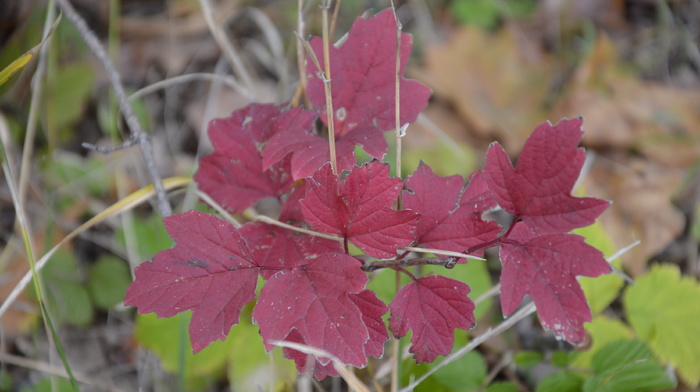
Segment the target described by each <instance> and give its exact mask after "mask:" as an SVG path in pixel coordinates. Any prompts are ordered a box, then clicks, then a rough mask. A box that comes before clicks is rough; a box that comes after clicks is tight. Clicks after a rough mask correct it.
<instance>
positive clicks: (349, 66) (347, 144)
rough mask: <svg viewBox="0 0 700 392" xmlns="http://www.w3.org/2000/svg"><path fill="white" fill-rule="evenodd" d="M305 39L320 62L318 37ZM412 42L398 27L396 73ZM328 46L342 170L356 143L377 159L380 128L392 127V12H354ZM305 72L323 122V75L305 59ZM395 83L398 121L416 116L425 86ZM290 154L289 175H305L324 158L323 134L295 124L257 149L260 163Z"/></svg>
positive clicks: (350, 159)
mask: <svg viewBox="0 0 700 392" xmlns="http://www.w3.org/2000/svg"><path fill="white" fill-rule="evenodd" d="M310 44H311V47H312V49H313V51H314V53H315V55H316V57H317V59H319V61H320V63H321V67H323V66H324V65H323V64H324V63H323V58H324V56H323V47H322V40H321V39H320V38H318V37H316V38H313V39H312V40H311V43H310ZM412 46H413V43H412V38H411V36H410V35H409V34H403V33H402V34H401V68H400V73H401V74H402V75H403V72H404V68H405V66H406V62H407V61H408V58H409V56H410V54H411V48H412ZM330 51H331V58H332V59H333V60H332V61H331V78H332V81H331V95H332V97H333V107H334V111H335V118H334V125H335V127H334V129H335V146H336V157H337V164H338V171H343V170H350V168H351V167H352V166H353V165H354V164H355V151H354V150H355V146H356V145H358V144H359V145H361V146H362V149H363V150H364V151H365V152H366V153H368V154H369V155H371V156H373V157H375V158H378V159H381V158H382V157H383V156H384V154H385V153H386V148H387V144H386V140H385V139H384V134H383V132H384V131H386V130H391V129H394V128H395V127H396V118H395V116H396V112H395V108H396V100H395V97H396V77H395V74H396V21H395V20H394V15H393V12H392V11H391V10H385V11H383V12H380V13H379V14H377V15H375V16H374V17H373V18H370V19H366V20H365V19H362V18H358V19H357V20H356V21H355V23H354V24H353V26H352V28H351V29H350V32H349V34H348V39H347V40H346V42H345V43H344V44H343V46H342V47H340V48H336V47H334V46H331V48H330ZM306 72H307V74H308V77H309V83H308V86H307V93H308V95H309V99H310V100H311V103H312V104H313V105H314V107H315V108H316V109H317V111H318V112H319V113H321V118H322V119H323V121H324V122H325V123H326V124H328V121H327V117H326V98H325V97H326V95H325V94H326V93H325V87H324V83H323V78H322V77H320V76H319V72H318V69H317V68H316V64H315V63H314V62H313V61H311V59H309V60H308V62H307V68H306ZM399 88H400V93H401V95H400V109H401V111H400V122H401V124H402V125H403V124H408V123H411V122H413V121H415V120H416V118H417V117H418V113H420V111H421V110H423V108H424V107H425V106H426V105H427V103H428V98H429V97H430V89H429V88H428V87H426V86H425V85H423V84H421V83H420V82H417V81H414V80H408V79H405V78H404V77H403V76H402V77H401V78H400V82H399ZM290 154H291V166H292V175H293V177H294V179H301V178H305V177H309V176H311V175H312V174H313V173H314V172H315V171H316V170H318V169H319V168H320V167H321V166H322V165H324V164H325V163H327V162H330V153H329V146H328V141H327V140H325V139H324V138H322V137H320V136H318V135H316V134H314V133H313V132H311V130H310V129H295V130H291V131H289V132H283V133H280V134H278V135H276V136H274V137H272V138H271V140H270V141H269V143H268V144H267V146H266V147H265V150H264V151H263V156H264V158H265V159H264V162H263V164H264V168H265V169H267V168H269V167H271V166H272V165H274V164H276V163H278V162H281V161H282V160H283V159H284V158H285V157H287V156H289V155H290Z"/></svg>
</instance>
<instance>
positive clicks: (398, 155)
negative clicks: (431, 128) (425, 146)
mask: <svg viewBox="0 0 700 392" xmlns="http://www.w3.org/2000/svg"><path fill="white" fill-rule="evenodd" d="M391 10H392V12H393V13H394V20H395V21H396V68H395V69H394V85H395V89H394V106H395V110H394V114H395V116H396V118H395V120H396V124H395V127H396V130H395V137H396V167H395V168H394V170H395V173H396V177H399V178H401V138H402V137H403V134H402V132H403V131H402V129H403V128H402V127H401V105H400V104H399V103H400V101H401V94H400V93H401V88H400V87H401V30H402V29H403V25H402V24H401V21H400V20H399V16H398V15H396V8H395V7H394V1H393V0H392V2H391ZM398 200H399V201H398V203H399V209H401V193H399V199H398Z"/></svg>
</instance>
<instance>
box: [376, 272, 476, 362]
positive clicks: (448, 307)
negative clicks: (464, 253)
mask: <svg viewBox="0 0 700 392" xmlns="http://www.w3.org/2000/svg"><path fill="white" fill-rule="evenodd" d="M469 292H470V289H469V286H467V285H466V284H465V283H463V282H460V281H458V280H454V279H450V278H447V277H444V276H437V275H436V276H427V277H423V278H420V279H417V280H415V281H413V282H411V283H409V284H407V285H405V286H404V287H402V288H401V289H400V290H399V292H398V293H397V294H396V297H395V298H394V300H393V301H392V302H391V304H389V310H390V311H391V317H389V326H390V328H391V332H392V333H393V334H394V336H395V337H397V338H401V337H403V336H405V335H406V333H407V332H408V331H409V330H412V331H413V334H412V335H411V348H410V350H409V351H410V352H412V353H414V354H415V358H416V362H417V363H421V362H433V361H434V360H435V359H436V358H437V356H438V355H447V354H449V353H450V352H451V351H452V344H453V343H454V330H455V328H461V329H470V328H472V327H473V326H474V324H475V320H474V308H475V306H474V302H472V301H471V300H470V299H469V298H468V297H467V294H468V293H469Z"/></svg>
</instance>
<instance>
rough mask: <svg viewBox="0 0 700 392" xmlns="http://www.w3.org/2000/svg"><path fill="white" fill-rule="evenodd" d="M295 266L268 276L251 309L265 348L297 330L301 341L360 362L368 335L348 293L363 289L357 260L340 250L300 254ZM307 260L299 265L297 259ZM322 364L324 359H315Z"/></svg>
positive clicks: (349, 361) (364, 279)
mask: <svg viewBox="0 0 700 392" xmlns="http://www.w3.org/2000/svg"><path fill="white" fill-rule="evenodd" d="M298 261H299V263H300V264H299V265H298V267H295V268H292V269H285V270H282V271H279V272H277V273H276V274H274V275H273V276H272V277H270V278H269V279H268V281H267V283H266V284H265V286H263V288H262V291H261V292H260V297H259V299H258V302H257V304H256V305H255V309H254V310H253V322H254V323H256V324H258V325H259V326H260V334H261V335H262V338H263V341H264V342H265V345H266V348H267V349H268V350H270V349H271V348H272V347H273V344H272V343H271V342H272V341H281V340H284V339H285V338H286V337H287V336H288V335H289V334H290V333H291V332H292V330H296V331H297V332H298V333H299V335H300V337H301V339H303V341H304V343H305V344H307V345H309V346H311V347H315V348H319V349H321V350H325V351H327V352H329V353H331V354H333V355H334V356H336V357H337V358H338V359H340V360H341V361H343V363H347V364H352V365H354V366H364V365H365V364H366V363H367V358H366V355H365V349H364V345H365V342H367V340H368V339H369V338H370V336H369V332H368V330H367V327H366V326H365V323H364V321H363V314H362V311H361V310H360V308H359V307H358V306H357V305H356V304H355V302H354V301H353V300H352V299H351V298H350V297H349V294H350V293H359V292H361V291H362V290H364V288H365V284H366V283H367V275H366V274H365V273H364V272H363V271H362V270H360V268H359V265H360V264H359V262H358V261H357V260H356V259H354V258H353V257H351V256H348V255H346V254H342V253H327V254H320V255H317V257H315V258H314V257H304V258H303V259H301V260H298ZM302 262H303V263H305V264H301V263H302ZM317 359H318V360H319V362H320V363H321V364H322V365H326V364H328V363H329V361H330V360H329V359H328V358H317Z"/></svg>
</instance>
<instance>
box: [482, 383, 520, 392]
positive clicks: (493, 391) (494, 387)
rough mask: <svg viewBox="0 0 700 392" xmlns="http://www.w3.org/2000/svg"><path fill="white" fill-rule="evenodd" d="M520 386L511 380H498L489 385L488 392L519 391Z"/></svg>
mask: <svg viewBox="0 0 700 392" xmlns="http://www.w3.org/2000/svg"><path fill="white" fill-rule="evenodd" d="M519 391H520V388H518V386H517V385H515V384H514V383H512V382H510V381H498V382H494V383H493V384H491V385H489V386H488V388H486V392H519Z"/></svg>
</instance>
